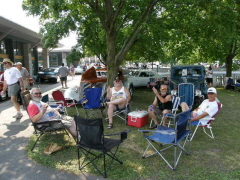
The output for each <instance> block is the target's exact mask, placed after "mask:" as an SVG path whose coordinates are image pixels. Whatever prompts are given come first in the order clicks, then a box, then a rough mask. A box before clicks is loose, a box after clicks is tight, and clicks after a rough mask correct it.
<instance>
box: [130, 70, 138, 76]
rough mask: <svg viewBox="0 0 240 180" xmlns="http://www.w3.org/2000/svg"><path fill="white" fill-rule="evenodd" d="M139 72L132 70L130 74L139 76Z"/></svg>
mask: <svg viewBox="0 0 240 180" xmlns="http://www.w3.org/2000/svg"><path fill="white" fill-rule="evenodd" d="M138 74H139V71H130V72H129V75H130V76H138Z"/></svg>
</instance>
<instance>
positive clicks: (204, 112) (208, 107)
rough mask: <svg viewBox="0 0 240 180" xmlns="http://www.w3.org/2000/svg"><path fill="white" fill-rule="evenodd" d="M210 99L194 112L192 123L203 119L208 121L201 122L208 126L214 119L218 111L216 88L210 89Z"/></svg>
mask: <svg viewBox="0 0 240 180" xmlns="http://www.w3.org/2000/svg"><path fill="white" fill-rule="evenodd" d="M207 93H208V99H205V100H204V101H203V102H202V103H201V104H200V106H199V107H198V108H196V109H195V110H194V111H193V112H192V119H191V121H190V122H192V121H197V120H201V119H202V118H204V119H206V120H201V124H202V125H206V124H207V123H208V121H209V120H207V119H208V118H212V117H213V116H214V115H215V114H216V113H217V111H218V104H217V101H216V98H217V90H216V89H215V88H214V87H211V88H208V91H207Z"/></svg>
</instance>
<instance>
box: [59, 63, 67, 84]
mask: <svg viewBox="0 0 240 180" xmlns="http://www.w3.org/2000/svg"><path fill="white" fill-rule="evenodd" d="M68 74H69V71H68V68H67V67H65V66H64V63H62V67H60V68H59V70H58V76H59V77H60V80H61V84H62V88H64V87H63V84H65V88H67V76H68Z"/></svg>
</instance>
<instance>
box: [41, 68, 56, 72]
mask: <svg viewBox="0 0 240 180" xmlns="http://www.w3.org/2000/svg"><path fill="white" fill-rule="evenodd" d="M55 70H56V69H54V68H46V69H43V72H53V71H55Z"/></svg>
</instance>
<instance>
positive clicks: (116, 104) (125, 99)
mask: <svg viewBox="0 0 240 180" xmlns="http://www.w3.org/2000/svg"><path fill="white" fill-rule="evenodd" d="M130 99H131V96H130V92H129V90H128V88H126V87H124V86H123V82H122V80H121V79H119V78H118V77H117V78H116V79H115V81H114V87H112V88H110V87H108V88H107V100H110V101H109V102H107V106H108V111H107V113H108V118H109V124H108V127H107V128H108V129H111V128H112V127H113V112H114V111H116V110H119V109H123V108H124V107H125V106H126V105H127V104H128V103H129V101H130Z"/></svg>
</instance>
